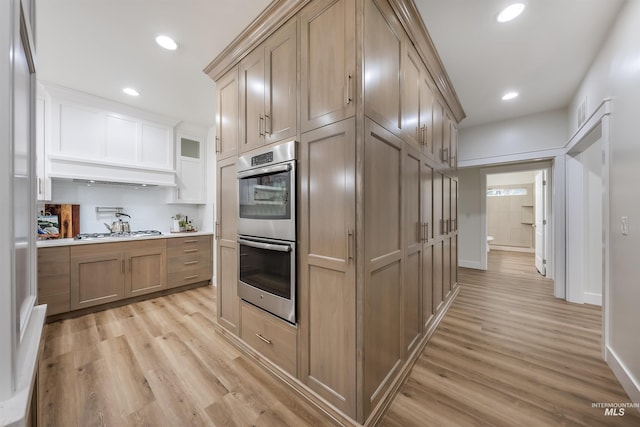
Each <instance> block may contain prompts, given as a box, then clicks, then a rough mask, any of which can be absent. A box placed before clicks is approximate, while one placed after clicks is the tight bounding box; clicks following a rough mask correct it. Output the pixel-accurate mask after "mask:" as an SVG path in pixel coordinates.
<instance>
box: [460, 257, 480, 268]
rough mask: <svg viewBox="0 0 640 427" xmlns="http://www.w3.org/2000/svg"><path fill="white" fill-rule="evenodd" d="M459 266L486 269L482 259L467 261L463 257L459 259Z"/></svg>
mask: <svg viewBox="0 0 640 427" xmlns="http://www.w3.org/2000/svg"><path fill="white" fill-rule="evenodd" d="M458 266H460V267H464V268H473V269H475V270H486V269H485V268H482V264H480V261H466V260H463V259H461V260H458Z"/></svg>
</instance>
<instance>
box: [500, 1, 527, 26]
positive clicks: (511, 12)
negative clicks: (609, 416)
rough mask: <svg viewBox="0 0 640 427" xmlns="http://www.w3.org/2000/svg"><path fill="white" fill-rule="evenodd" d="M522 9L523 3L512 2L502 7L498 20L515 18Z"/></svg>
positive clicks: (506, 20)
mask: <svg viewBox="0 0 640 427" xmlns="http://www.w3.org/2000/svg"><path fill="white" fill-rule="evenodd" d="M523 10H524V3H514V4H512V5H510V6H507V7H505V8H504V9H502V12H500V14H499V15H498V22H509V21H511V20H512V19H516V18H517V17H518V16H519V15H520V14H521V13H522V11H523Z"/></svg>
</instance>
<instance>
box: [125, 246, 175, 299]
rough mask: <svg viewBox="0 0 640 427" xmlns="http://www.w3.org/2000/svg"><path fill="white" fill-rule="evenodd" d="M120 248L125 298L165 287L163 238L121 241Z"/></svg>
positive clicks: (165, 253)
mask: <svg viewBox="0 0 640 427" xmlns="http://www.w3.org/2000/svg"><path fill="white" fill-rule="evenodd" d="M121 249H122V250H123V251H124V262H125V288H124V297H125V298H129V297H134V296H136V295H144V294H149V293H152V292H157V291H161V290H163V289H166V288H167V270H166V259H167V243H166V241H165V240H164V239H157V240H156V239H150V240H143V241H139V242H123V243H122V244H121Z"/></svg>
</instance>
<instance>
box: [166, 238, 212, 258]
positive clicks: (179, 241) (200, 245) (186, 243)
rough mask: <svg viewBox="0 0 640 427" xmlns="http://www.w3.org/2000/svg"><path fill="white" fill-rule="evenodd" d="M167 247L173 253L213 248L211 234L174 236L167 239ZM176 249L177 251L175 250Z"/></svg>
mask: <svg viewBox="0 0 640 427" xmlns="http://www.w3.org/2000/svg"><path fill="white" fill-rule="evenodd" d="M167 249H169V252H171V253H176V254H177V253H184V251H185V250H189V249H199V250H201V251H203V250H211V236H193V237H174V238H171V239H167ZM174 251H175V252H174Z"/></svg>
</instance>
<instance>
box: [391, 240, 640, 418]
mask: <svg viewBox="0 0 640 427" xmlns="http://www.w3.org/2000/svg"><path fill="white" fill-rule="evenodd" d="M488 255H489V270H488V271H481V270H471V269H465V268H461V269H460V271H459V276H458V277H459V282H460V286H461V289H460V293H459V295H458V297H457V298H456V300H455V302H454V303H453V305H452V307H451V308H450V310H449V312H448V313H447V315H446V316H445V318H444V319H443V321H442V323H441V324H440V326H439V328H438V330H437V331H436V333H435V334H434V335H433V337H432V338H431V340H430V341H429V343H428V344H427V347H426V348H425V350H424V352H423V354H422V356H421V357H420V359H419V360H418V361H417V362H416V365H415V366H414V368H413V371H412V372H411V374H410V376H409V378H408V379H407V381H406V382H405V384H404V385H403V386H402V389H401V391H400V393H399V394H398V396H397V397H396V399H395V401H394V402H393V404H392V406H391V408H390V410H389V412H388V413H387V416H386V417H385V419H384V420H383V425H385V426H405V427H406V426H424V425H461V426H467V425H497V426H502V425H504V426H514V425H521V426H543V425H549V426H554V425H582V426H598V425H602V426H605V425H606V426H614V425H615V426H618V425H620V426H625V425H629V426H632V425H633V426H637V425H640V414H639V413H638V410H637V409H626V410H625V412H626V413H625V415H624V416H622V417H614V416H604V409H602V408H592V403H594V402H606V403H609V402H610V403H615V402H628V401H629V400H628V397H627V396H626V394H625V393H624V391H623V389H622V387H621V386H620V385H619V383H618V381H617V380H616V379H615V377H614V376H613V373H612V372H611V370H610V369H609V367H608V366H607V365H606V364H605V362H604V361H603V360H602V359H601V345H600V337H601V334H600V331H601V310H600V308H599V307H596V306H589V305H576V304H569V303H567V302H565V301H562V300H558V299H556V298H554V297H553V281H551V280H549V279H545V278H543V277H541V276H540V275H539V274H538V273H537V271H536V269H535V267H534V263H533V254H527V253H517V252H506V251H491V252H489V254H488Z"/></svg>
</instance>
